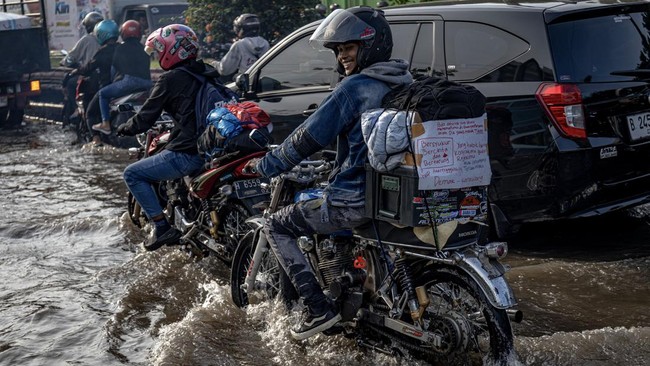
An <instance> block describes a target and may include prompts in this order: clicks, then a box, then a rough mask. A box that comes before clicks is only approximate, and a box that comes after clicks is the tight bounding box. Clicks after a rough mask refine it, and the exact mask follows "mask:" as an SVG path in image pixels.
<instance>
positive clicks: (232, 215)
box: [218, 202, 252, 264]
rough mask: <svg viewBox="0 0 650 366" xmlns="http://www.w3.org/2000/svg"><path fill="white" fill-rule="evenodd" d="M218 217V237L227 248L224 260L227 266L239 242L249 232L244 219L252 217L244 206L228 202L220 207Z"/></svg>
mask: <svg viewBox="0 0 650 366" xmlns="http://www.w3.org/2000/svg"><path fill="white" fill-rule="evenodd" d="M218 216H219V217H220V222H219V228H218V232H219V237H221V238H223V244H224V245H225V246H226V247H227V249H226V251H227V254H226V257H225V258H224V260H225V261H226V262H227V263H228V264H229V263H230V262H231V261H232V256H233V253H234V252H235V250H236V249H237V246H238V244H239V242H240V241H241V240H242V239H243V238H244V236H245V235H246V233H248V231H249V230H250V227H249V226H248V225H247V224H246V219H247V218H249V217H250V216H252V215H251V214H250V213H249V212H248V210H247V209H246V208H245V207H244V206H242V205H240V204H238V203H234V202H228V203H226V204H225V205H224V206H223V207H221V209H220V210H219V214H218Z"/></svg>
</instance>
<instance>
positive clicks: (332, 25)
mask: <svg viewBox="0 0 650 366" xmlns="http://www.w3.org/2000/svg"><path fill="white" fill-rule="evenodd" d="M374 36H375V28H373V27H371V26H370V25H368V23H366V22H364V21H363V20H361V19H360V18H359V17H357V16H356V15H354V14H353V13H351V12H349V11H347V10H345V9H336V10H334V11H333V12H332V13H331V14H330V15H329V16H328V17H327V18H325V20H323V22H322V23H321V24H320V25H319V26H318V28H316V30H315V31H314V34H312V36H311V37H310V38H309V43H310V44H312V45H314V44H318V45H319V46H323V47H328V48H331V47H332V46H333V45H335V44H340V43H346V42H351V41H363V40H367V39H372V38H373V37H374Z"/></svg>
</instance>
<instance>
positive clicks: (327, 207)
mask: <svg viewBox="0 0 650 366" xmlns="http://www.w3.org/2000/svg"><path fill="white" fill-rule="evenodd" d="M310 42H316V43H319V44H321V45H322V46H323V47H326V48H329V49H331V50H333V51H334V54H335V55H336V61H337V71H338V72H339V74H341V75H343V76H344V78H343V80H342V81H341V82H340V83H339V84H338V85H337V86H336V88H334V90H333V91H332V94H330V95H329V96H328V97H327V98H326V99H325V100H324V101H323V102H322V103H321V105H320V106H319V107H318V109H317V110H316V112H314V113H313V114H312V115H311V116H309V118H307V119H306V120H305V121H304V122H303V123H302V124H301V125H300V126H298V128H296V129H295V130H294V131H293V132H292V133H291V135H289V137H287V139H286V140H284V142H283V143H282V144H280V145H279V146H278V147H276V148H275V149H273V150H271V151H270V152H268V153H267V154H266V155H265V156H264V158H262V159H261V160H252V161H250V162H249V163H248V164H247V167H246V168H247V170H252V171H256V172H258V173H259V174H260V175H262V176H264V177H275V176H278V175H279V174H281V173H283V172H286V171H288V170H291V168H293V167H294V166H296V165H297V164H299V163H300V162H301V161H302V160H303V159H306V158H308V157H309V156H311V155H312V154H314V153H316V152H318V151H320V150H322V149H324V148H326V147H327V146H329V145H330V144H333V143H335V142H338V144H337V151H336V162H335V168H334V171H333V172H332V173H331V174H330V176H329V182H328V184H327V187H326V188H325V189H324V191H323V198H316V199H312V200H307V201H302V202H299V203H295V204H293V205H289V206H286V207H284V208H282V209H281V210H279V211H278V212H276V213H274V214H273V215H271V216H270V217H269V219H268V220H267V221H266V224H265V225H264V232H265V233H266V237H267V239H268V241H269V244H270V246H271V249H272V250H273V252H274V253H275V256H276V257H277V258H278V261H279V262H280V264H281V265H282V267H283V268H284V270H285V272H286V273H287V275H288V276H289V278H290V279H291V282H292V283H293V285H294V287H295V288H296V290H297V291H298V295H300V297H301V298H302V299H303V304H304V305H305V306H306V310H307V311H306V313H305V316H304V317H303V319H302V320H301V321H300V323H298V324H297V326H296V327H295V328H293V329H292V330H291V335H292V336H293V337H294V338H295V339H297V340H302V339H306V338H308V337H311V336H313V335H315V334H317V333H318V332H322V331H324V330H327V329H329V328H330V327H332V326H333V325H334V324H336V323H337V322H338V321H339V320H340V319H341V315H340V313H339V311H338V310H337V309H336V308H335V306H334V304H333V303H332V301H331V300H330V299H329V298H328V297H327V296H326V295H325V294H324V293H323V290H322V289H321V287H320V285H319V283H318V280H317V279H316V276H315V275H314V272H313V271H312V270H311V267H310V265H309V263H308V262H307V258H306V257H305V255H304V254H303V253H302V251H301V250H300V248H299V247H298V244H297V238H298V236H300V235H306V236H311V235H313V234H316V233H318V234H331V233H334V232H336V231H339V230H342V229H351V228H354V227H357V226H359V225H361V224H363V223H364V222H365V221H367V218H366V217H365V205H366V201H365V188H366V172H365V164H366V162H367V161H368V146H367V145H366V143H365V142H364V139H363V134H362V131H361V114H362V113H363V112H365V111H367V110H369V109H373V108H379V107H380V106H381V103H382V98H383V97H384V96H385V95H386V93H388V92H389V91H390V90H391V88H397V87H401V86H404V85H407V84H410V83H412V82H413V77H412V76H411V73H410V72H409V71H408V62H406V61H404V60H397V59H390V57H391V53H392V50H393V38H392V33H391V30H390V26H389V25H388V22H387V21H386V19H385V18H384V15H383V12H382V11H381V10H376V9H373V8H370V7H367V6H361V7H354V8H351V9H347V10H343V9H338V10H334V11H333V12H332V13H331V14H330V15H329V16H328V17H327V18H325V20H324V21H323V22H322V23H321V24H320V25H319V27H318V28H317V29H316V30H315V31H314V34H313V35H312V36H311V38H310Z"/></svg>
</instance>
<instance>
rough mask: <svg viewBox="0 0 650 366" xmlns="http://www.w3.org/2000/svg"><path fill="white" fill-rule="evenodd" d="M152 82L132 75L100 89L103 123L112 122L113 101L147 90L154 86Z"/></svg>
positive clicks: (100, 108) (100, 107)
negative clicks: (111, 105)
mask: <svg viewBox="0 0 650 366" xmlns="http://www.w3.org/2000/svg"><path fill="white" fill-rule="evenodd" d="M152 85H153V84H152V82H151V80H146V79H142V78H138V77H135V76H131V75H124V78H122V79H121V80H118V81H116V82H114V83H111V84H108V85H106V86H105V87H103V88H101V89H99V92H97V94H98V95H99V110H100V111H101V113H102V121H110V119H111V107H110V103H111V100H112V99H115V98H119V97H123V96H125V95H127V94H131V93H134V92H136V91H140V90H147V89H149V88H151V86H152Z"/></svg>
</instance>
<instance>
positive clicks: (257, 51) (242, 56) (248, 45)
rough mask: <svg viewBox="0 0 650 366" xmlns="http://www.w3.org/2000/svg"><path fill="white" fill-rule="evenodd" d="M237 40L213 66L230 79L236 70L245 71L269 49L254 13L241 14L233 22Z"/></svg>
mask: <svg viewBox="0 0 650 366" xmlns="http://www.w3.org/2000/svg"><path fill="white" fill-rule="evenodd" d="M233 31H234V32H235V34H236V35H237V41H235V43H233V44H232V46H231V47H230V50H229V51H228V53H226V54H225V55H224V56H223V58H222V59H221V60H220V61H216V62H215V64H214V66H215V68H216V69H217V70H218V71H219V73H220V74H221V75H222V76H223V77H224V79H228V80H229V79H232V75H233V74H235V73H236V72H240V73H241V72H244V71H246V70H247V69H248V68H249V67H250V66H251V65H252V64H253V63H254V62H255V61H257V59H259V58H260V57H261V56H262V55H263V54H264V53H265V52H266V51H268V50H269V42H268V41H267V40H266V39H264V38H263V37H261V36H260V35H259V33H260V20H259V18H258V17H257V15H255V14H248V13H247V14H242V15H240V16H238V17H237V18H236V19H235V21H234V22H233Z"/></svg>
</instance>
